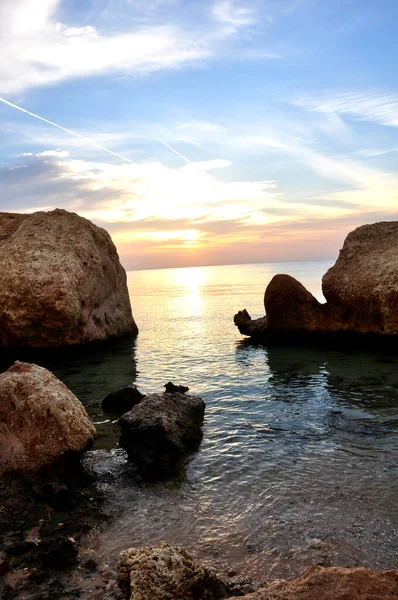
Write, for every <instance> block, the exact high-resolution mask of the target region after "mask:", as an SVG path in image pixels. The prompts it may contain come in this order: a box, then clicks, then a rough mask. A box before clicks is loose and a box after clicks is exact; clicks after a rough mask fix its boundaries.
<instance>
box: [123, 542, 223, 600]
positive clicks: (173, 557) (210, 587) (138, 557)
mask: <svg viewBox="0 0 398 600" xmlns="http://www.w3.org/2000/svg"><path fill="white" fill-rule="evenodd" d="M118 584H119V587H120V589H121V591H122V593H123V594H124V596H125V597H128V598H130V600H219V599H220V598H225V597H226V596H227V589H226V587H225V585H224V584H223V582H222V581H220V580H219V579H218V578H217V577H216V575H215V574H213V573H212V572H210V571H208V570H207V569H205V568H204V567H203V566H202V565H201V564H200V563H198V562H197V561H195V560H193V558H191V556H190V555H189V554H188V553H187V552H186V551H185V550H184V548H179V547H177V548H173V547H171V546H169V545H168V544H167V543H166V542H160V543H159V544H158V545H157V546H155V547H153V548H142V549H135V548H130V549H129V550H124V551H123V552H121V554H120V558H119V563H118Z"/></svg>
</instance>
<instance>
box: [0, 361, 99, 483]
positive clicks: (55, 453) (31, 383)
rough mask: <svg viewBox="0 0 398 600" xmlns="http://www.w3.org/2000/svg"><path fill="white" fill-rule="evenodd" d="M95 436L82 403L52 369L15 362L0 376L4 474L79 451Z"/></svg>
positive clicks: (0, 452)
mask: <svg viewBox="0 0 398 600" xmlns="http://www.w3.org/2000/svg"><path fill="white" fill-rule="evenodd" d="M94 437H95V428H94V425H93V424H92V422H91V420H90V419H89V417H88V415H87V413H86V411H85V409H84V407H83V405H82V404H81V403H80V402H79V400H78V399H77V398H76V396H74V394H72V392H71V391H70V390H69V389H68V388H67V387H66V385H64V384H63V383H62V382H61V381H59V379H57V378H56V377H55V375H53V374H52V373H50V371H47V369H44V368H42V367H39V366H37V365H33V364H28V363H22V362H16V363H14V365H13V366H12V367H11V368H10V369H8V371H6V372H5V373H2V374H1V375H0V475H1V474H3V473H5V472H9V471H17V470H37V469H40V468H41V467H44V466H46V465H51V464H52V463H54V462H55V461H59V460H60V459H61V458H64V457H66V456H71V455H77V454H79V453H81V452H82V451H83V450H85V449H86V448H87V447H88V446H89V445H90V444H91V443H92V442H93V440H94Z"/></svg>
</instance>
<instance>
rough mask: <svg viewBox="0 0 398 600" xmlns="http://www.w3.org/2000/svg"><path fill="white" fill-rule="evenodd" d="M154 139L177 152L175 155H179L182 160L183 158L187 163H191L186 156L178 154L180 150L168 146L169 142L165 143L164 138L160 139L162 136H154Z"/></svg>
mask: <svg viewBox="0 0 398 600" xmlns="http://www.w3.org/2000/svg"><path fill="white" fill-rule="evenodd" d="M156 139H157V140H158V142H160V143H161V144H163V146H166V148H168V149H169V150H171V151H172V152H174V154H177V156H179V157H180V158H182V160H185V162H186V163H189V164H191V163H192V161H191V160H189V158H187V157H186V156H184V155H183V154H180V152H178V150H175V149H174V148H172V147H171V146H169V144H166V142H165V141H164V140H162V138H160V137H158V136H156Z"/></svg>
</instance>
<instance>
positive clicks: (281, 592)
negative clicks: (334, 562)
mask: <svg viewBox="0 0 398 600" xmlns="http://www.w3.org/2000/svg"><path fill="white" fill-rule="evenodd" d="M244 597H245V598H246V600H320V599H322V600H396V599H397V598H398V570H393V571H384V572H377V571H371V570H369V569H364V568H356V569H344V568H340V567H326V568H325V567H319V566H312V567H310V568H309V569H307V571H306V572H305V573H304V575H302V577H299V578H298V579H292V580H276V581H271V582H270V583H268V584H267V585H266V586H265V587H264V588H262V589H261V590H259V591H258V592H255V593H254V594H249V595H247V596H244Z"/></svg>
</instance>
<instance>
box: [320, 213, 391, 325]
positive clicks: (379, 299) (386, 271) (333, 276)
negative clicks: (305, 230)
mask: <svg viewBox="0 0 398 600" xmlns="http://www.w3.org/2000/svg"><path fill="white" fill-rule="evenodd" d="M322 290H323V294H324V296H325V298H326V300H327V305H328V306H329V307H330V310H331V312H332V318H333V320H336V321H338V323H339V327H340V328H342V329H349V330H353V331H358V332H360V333H382V334H387V335H397V334H398V222H397V221H393V222H384V223H375V224H374V225H364V226H363V227H358V229H355V231H353V232H351V233H350V234H349V235H348V237H347V239H346V240H345V242H344V246H343V248H342V250H341V251H340V255H339V258H338V260H337V262H336V264H335V265H334V266H333V267H332V268H331V269H329V271H328V272H327V273H326V275H325V276H324V277H323V280H322Z"/></svg>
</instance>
